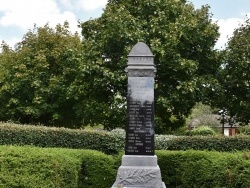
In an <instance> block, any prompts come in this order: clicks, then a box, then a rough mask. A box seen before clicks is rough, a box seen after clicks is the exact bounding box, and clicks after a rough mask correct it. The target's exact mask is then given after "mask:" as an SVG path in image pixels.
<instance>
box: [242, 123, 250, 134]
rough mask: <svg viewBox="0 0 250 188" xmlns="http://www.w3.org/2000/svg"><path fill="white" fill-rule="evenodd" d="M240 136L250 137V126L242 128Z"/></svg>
mask: <svg viewBox="0 0 250 188" xmlns="http://www.w3.org/2000/svg"><path fill="white" fill-rule="evenodd" d="M240 134H243V135H250V125H246V126H242V127H240Z"/></svg>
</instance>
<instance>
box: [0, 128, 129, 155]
mask: <svg viewBox="0 0 250 188" xmlns="http://www.w3.org/2000/svg"><path fill="white" fill-rule="evenodd" d="M124 143H125V137H124V136H122V135H117V134H112V133H110V132H108V131H101V130H81V129H66V128H55V127H54V128H51V127H43V126H31V125H17V124H8V123H3V124H1V125H0V145H3V144H12V145H34V146H39V147H62V148H72V149H93V150H98V151H102V152H104V153H106V154H116V153H117V152H118V151H121V150H123V148H124Z"/></svg>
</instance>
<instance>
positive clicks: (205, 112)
mask: <svg viewBox="0 0 250 188" xmlns="http://www.w3.org/2000/svg"><path fill="white" fill-rule="evenodd" d="M214 112H216V113H217V114H214ZM219 118H220V116H219V115H218V110H214V109H213V108H212V107H210V106H209V105H205V104H202V103H196V104H195V106H194V107H193V108H192V110H191V113H190V115H189V116H188V117H187V119H186V124H187V126H188V127H189V128H197V127H199V126H208V127H211V128H216V127H219V126H220V121H219Z"/></svg>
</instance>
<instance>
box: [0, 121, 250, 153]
mask: <svg viewBox="0 0 250 188" xmlns="http://www.w3.org/2000/svg"><path fill="white" fill-rule="evenodd" d="M4 144H9V145H34V146H39V147H60V148H71V149H93V150H98V151H101V152H104V153H106V154H117V153H118V152H120V151H124V144H125V132H124V131H122V130H116V131H112V132H108V131H101V130H80V129H77V130H73V129H66V128H50V127H43V126H30V125H16V124H8V123H2V124H0V145H4ZM155 149H156V150H188V149H195V150H215V151H235V150H238V151H243V150H247V149H250V136H249V135H242V136H234V137H225V136H179V137H177V136H169V135H156V137H155Z"/></svg>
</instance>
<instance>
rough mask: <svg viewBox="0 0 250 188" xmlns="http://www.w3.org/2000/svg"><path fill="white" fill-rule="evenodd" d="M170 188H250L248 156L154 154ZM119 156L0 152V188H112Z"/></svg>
mask: <svg viewBox="0 0 250 188" xmlns="http://www.w3.org/2000/svg"><path fill="white" fill-rule="evenodd" d="M156 154H157V156H158V164H159V166H160V169H161V174H162V178H163V181H164V182H165V184H166V186H167V187H168V188H190V187H192V188H216V187H217V188H235V187H237V188H249V187H250V152H247V151H244V152H231V153H226V152H214V151H195V150H188V151H166V150H165V151H156ZM121 156H122V153H121V155H118V156H114V157H112V156H110V155H106V154H103V153H101V152H98V151H92V150H73V149H61V148H60V149H58V148H38V147H32V146H23V147H22V146H0V187H4V188H20V187H22V188H33V187H36V188H98V187H100V188H110V187H111V186H112V184H113V183H114V181H115V178H116V174H117V170H118V167H119V166H120V164H121Z"/></svg>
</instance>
